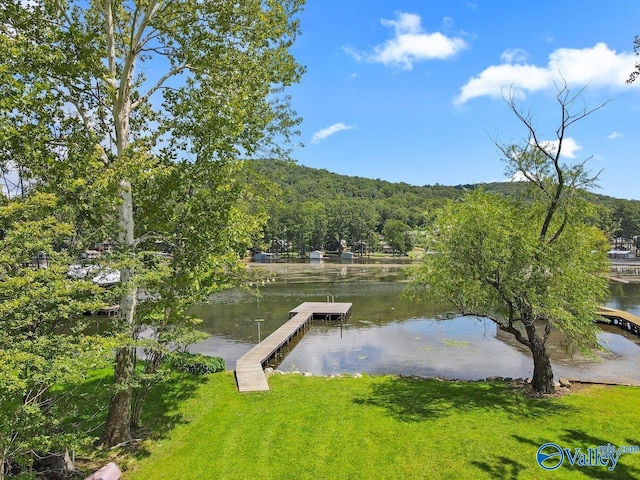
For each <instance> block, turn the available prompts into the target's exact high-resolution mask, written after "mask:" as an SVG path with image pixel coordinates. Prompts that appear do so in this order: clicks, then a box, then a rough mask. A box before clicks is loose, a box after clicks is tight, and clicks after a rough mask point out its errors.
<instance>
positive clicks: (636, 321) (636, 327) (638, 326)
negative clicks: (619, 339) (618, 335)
mask: <svg viewBox="0 0 640 480" xmlns="http://www.w3.org/2000/svg"><path fill="white" fill-rule="evenodd" d="M597 313H598V315H600V316H601V317H604V318H606V319H608V320H611V322H612V323H613V324H614V325H618V326H620V327H622V328H624V329H625V330H628V331H630V332H632V333H634V334H636V335H640V317H636V316H635V315H634V314H632V313H629V312H625V311H624V310H616V309H615V308H607V307H600V308H599V309H598V312H597Z"/></svg>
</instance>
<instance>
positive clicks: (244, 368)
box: [236, 302, 352, 392]
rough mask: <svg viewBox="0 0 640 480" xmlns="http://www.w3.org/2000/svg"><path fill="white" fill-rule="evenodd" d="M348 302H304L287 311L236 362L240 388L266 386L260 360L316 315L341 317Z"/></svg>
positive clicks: (251, 389)
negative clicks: (286, 317)
mask: <svg viewBox="0 0 640 480" xmlns="http://www.w3.org/2000/svg"><path fill="white" fill-rule="evenodd" d="M351 307H352V304H351V303H327V302H304V303H302V304H300V305H298V306H297V307H296V308H294V309H293V310H291V311H290V312H289V321H287V322H286V323H285V324H284V325H282V326H281V327H279V328H278V329H277V330H276V331H275V332H273V333H272V334H271V335H269V336H268V337H267V338H265V339H264V340H263V341H262V342H260V343H259V344H258V345H256V346H255V347H253V348H252V349H251V350H249V351H248V352H247V353H245V354H244V355H243V356H242V357H240V358H239V359H238V360H237V362H236V382H237V384H238V391H239V392H257V391H267V390H269V384H268V382H267V378H266V376H265V374H264V370H263V364H264V363H265V362H267V361H268V360H269V359H270V358H271V357H272V356H273V355H274V354H275V353H276V352H278V350H280V348H281V347H282V346H283V345H285V344H286V343H287V342H288V341H289V340H290V339H291V338H292V337H293V336H295V335H296V334H297V333H298V332H300V331H301V330H304V328H305V326H306V325H307V324H308V323H309V322H310V321H311V320H312V319H313V318H314V317H317V316H320V317H330V318H336V319H340V320H344V319H345V318H346V317H347V316H349V314H350V313H351Z"/></svg>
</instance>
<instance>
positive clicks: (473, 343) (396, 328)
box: [192, 262, 640, 385]
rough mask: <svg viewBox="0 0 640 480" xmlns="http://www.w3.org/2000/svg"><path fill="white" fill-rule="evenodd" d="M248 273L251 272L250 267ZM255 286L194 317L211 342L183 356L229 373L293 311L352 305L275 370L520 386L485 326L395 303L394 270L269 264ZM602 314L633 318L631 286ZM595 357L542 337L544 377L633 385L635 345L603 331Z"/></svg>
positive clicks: (399, 273)
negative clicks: (310, 304) (343, 318)
mask: <svg viewBox="0 0 640 480" xmlns="http://www.w3.org/2000/svg"><path fill="white" fill-rule="evenodd" d="M252 268H255V267H252ZM263 269H264V270H262V269H261V272H262V273H261V276H262V277H263V279H264V285H262V282H257V283H259V285H258V286H255V284H254V285H253V286H252V287H248V288H245V289H233V290H229V291H226V292H222V293H220V294H217V295H215V296H214V297H213V298H212V300H211V302H210V303H208V304H202V305H198V306H197V307H195V309H194V313H196V314H197V315H198V316H200V317H201V318H203V320H204V325H203V327H202V329H203V330H204V331H206V332H207V333H209V334H211V337H210V338H209V339H207V340H206V341H205V342H203V343H201V344H198V345H196V346H194V347H193V348H192V350H193V351H198V352H201V353H206V354H209V355H217V356H221V357H223V358H224V359H225V360H226V362H227V368H229V369H233V368H234V367H235V362H236V360H237V359H238V358H239V357H240V356H242V355H243V354H244V353H246V352H247V351H249V350H250V349H251V348H252V347H253V346H254V345H255V344H256V343H258V322H256V321H255V320H256V319H263V321H262V322H259V325H260V335H261V338H262V339H264V338H265V337H266V336H267V335H269V334H270V333H271V332H273V331H274V330H276V329H277V328H278V327H279V326H280V325H282V324H283V323H284V322H286V321H287V319H288V312H289V311H290V310H292V309H293V308H295V307H296V306H297V305H299V304H300V303H302V302H306V301H326V300H327V298H328V297H329V298H332V299H334V300H335V301H336V302H351V303H353V309H352V315H351V317H350V318H349V320H348V321H347V322H346V323H345V324H344V325H340V323H339V322H324V321H314V322H313V324H312V327H311V328H310V329H309V331H308V332H307V333H306V334H305V335H304V337H303V338H302V339H301V340H300V341H299V343H297V344H296V345H295V347H294V348H293V349H292V350H291V351H289V352H288V353H287V354H286V356H284V358H282V359H280V360H281V361H280V363H279V365H276V366H277V367H278V368H279V369H280V370H284V371H290V370H299V371H302V372H304V371H307V372H311V373H313V374H315V375H328V374H336V373H355V372H367V373H369V374H384V373H393V374H404V375H423V376H442V377H447V378H460V379H468V380H476V379H481V378H485V377H488V376H503V377H514V378H518V377H522V378H526V377H530V376H532V373H533V362H532V359H531V355H530V353H529V351H528V349H526V348H525V347H523V346H522V345H520V344H519V343H518V342H516V341H515V340H514V339H513V337H512V336H511V335H509V334H506V333H504V332H501V331H500V330H498V329H497V328H496V326H495V324H493V323H492V322H490V321H488V320H482V319H478V318H475V317H454V318H451V319H443V318H441V314H442V312H443V308H439V307H438V306H436V305H428V304H420V303H414V302H411V301H409V300H407V299H404V298H402V297H401V294H402V292H403V290H404V288H405V287H406V275H407V271H408V270H407V268H406V267H405V266H403V265H370V264H369V265H364V264H346V265H342V264H335V263H325V262H323V263H320V264H315V265H310V264H306V265H305V264H269V265H265V266H264V267H263ZM606 305H607V306H609V307H612V308H618V309H621V310H627V311H629V312H631V313H634V314H636V315H639V316H640V284H612V285H611V296H610V299H609V300H608V302H607V303H606ZM601 330H602V331H601V333H600V335H599V341H600V344H601V345H602V346H603V347H604V350H603V351H600V352H597V358H586V357H584V356H574V357H571V356H569V355H568V354H567V353H566V352H565V351H564V349H563V348H562V346H561V343H562V337H561V336H560V335H559V334H552V336H551V338H550V341H549V350H550V352H551V355H552V362H553V365H554V373H555V374H556V376H557V377H568V378H572V379H578V380H586V381H603V382H621V383H631V384H638V385H640V368H638V366H639V365H640V338H638V337H636V336H634V335H631V334H629V333H627V332H625V331H623V330H622V329H620V328H618V327H615V326H608V325H603V326H602V328H601Z"/></svg>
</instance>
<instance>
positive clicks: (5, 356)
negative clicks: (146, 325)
mask: <svg viewBox="0 0 640 480" xmlns="http://www.w3.org/2000/svg"><path fill="white" fill-rule="evenodd" d="M0 222H2V228H3V232H4V235H3V237H2V238H1V239H0V285H1V288H0V318H1V319H2V321H0V471H1V470H2V468H4V467H9V466H11V467H13V469H14V472H19V471H20V468H23V469H25V470H29V469H30V468H31V466H32V462H33V458H34V455H33V454H34V453H36V454H46V453H48V452H55V451H61V450H64V448H76V447H78V446H80V445H86V444H87V443H88V442H90V441H91V440H92V437H91V436H90V434H89V433H87V432H86V431H85V430H84V428H83V426H80V428H78V425H76V426H68V425H67V426H63V425H62V423H61V422H62V419H63V418H65V417H66V416H68V415H72V414H73V411H74V410H75V408H76V406H77V403H76V400H77V399H76V398H75V397H74V395H73V392H72V388H71V387H73V386H74V385H77V384H78V383H80V382H82V381H83V380H84V379H85V378H86V375H87V372H88V371H89V370H90V369H93V368H96V367H99V366H101V365H104V364H105V363H106V362H107V361H108V358H109V355H110V354H111V348H112V347H113V345H114V344H113V343H112V342H111V341H110V339H109V338H106V337H104V336H99V335H92V334H88V333H87V331H88V323H89V318H88V317H86V316H85V314H86V313H87V312H93V311H95V310H97V309H98V308H100V307H102V306H103V305H104V304H105V303H106V301H107V297H108V292H105V291H104V290H103V289H101V288H99V287H97V286H96V285H94V284H93V283H92V282H90V281H87V280H82V279H71V278H69V276H68V270H69V262H70V261H71V258H72V255H71V254H70V253H71V252H68V251H66V250H61V249H60V248H59V246H60V245H70V244H71V243H72V238H73V236H74V234H75V231H74V228H73V225H72V224H70V223H69V222H68V218H66V216H65V209H61V208H60V204H59V201H58V199H57V198H56V197H55V196H54V195H52V194H44V193H39V192H34V193H33V194H32V195H28V196H26V197H18V198H14V199H11V200H7V201H6V202H5V204H4V205H2V206H0ZM43 254H44V255H43ZM38 255H40V258H38ZM45 255H46V256H45ZM54 387H55V388H54ZM60 387H66V388H67V392H65V393H64V394H63V393H61V392H60V390H59V388H60ZM99 408H100V405H94V412H93V413H94V414H95V413H96V412H97V411H98V409H99Z"/></svg>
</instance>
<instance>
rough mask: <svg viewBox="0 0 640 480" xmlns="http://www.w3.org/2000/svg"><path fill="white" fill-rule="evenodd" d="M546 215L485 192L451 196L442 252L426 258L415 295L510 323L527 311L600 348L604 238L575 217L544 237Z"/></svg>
mask: <svg viewBox="0 0 640 480" xmlns="http://www.w3.org/2000/svg"><path fill="white" fill-rule="evenodd" d="M543 218H544V216H543V212H542V211H540V210H536V209H531V208H528V207H527V206H526V205H523V204H521V203H515V202H512V201H510V200H508V199H505V198H503V197H500V196H497V195H495V194H489V193H485V192H481V191H477V192H473V193H470V194H468V195H467V196H465V197H464V198H463V199H462V200H461V201H457V202H451V203H450V204H449V205H447V206H446V207H445V208H444V209H443V210H442V211H441V212H440V213H439V215H438V217H437V219H436V223H435V225H434V236H433V247H434V250H435V251H436V252H437V253H436V254H434V255H427V256H425V260H424V264H423V265H422V266H421V268H420V270H419V273H418V275H417V276H416V278H415V279H414V281H413V294H414V295H416V296H422V295H426V296H429V297H434V299H437V300H439V301H446V302H448V303H449V304H451V305H452V306H454V307H455V308H457V309H458V310H459V311H460V312H463V313H469V314H475V315H479V316H483V317H488V318H491V319H492V320H494V321H495V322H496V323H498V325H499V326H502V327H504V328H507V329H508V328H510V326H512V325H513V323H514V322H515V323H517V322H527V321H529V320H528V319H527V318H525V312H526V314H527V315H530V318H532V319H536V320H545V321H548V322H550V323H551V324H552V325H553V326H555V327H557V328H558V329H559V330H561V331H563V332H565V333H566V334H567V335H568V337H569V338H571V339H572V341H573V342H574V345H575V346H580V347H593V346H595V345H596V332H597V328H596V327H595V325H594V320H595V311H596V308H597V306H598V304H599V303H598V302H599V301H601V300H602V299H603V298H604V296H605V295H606V291H607V280H606V277H605V273H606V268H607V262H606V256H605V254H604V253H605V252H606V250H607V249H608V245H607V241H606V238H605V237H604V236H603V235H602V233H601V232H600V231H599V230H597V229H595V228H594V227H590V226H588V225H586V224H583V223H578V222H575V223H572V224H571V225H569V226H565V230H564V232H563V235H562V236H561V237H559V239H558V241H555V242H553V243H547V242H540V240H539V234H540V232H539V225H540V224H541V222H542V220H543ZM519 309H522V311H521V310H519Z"/></svg>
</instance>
